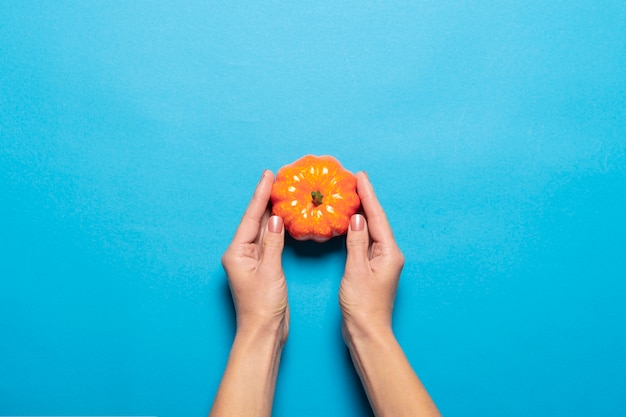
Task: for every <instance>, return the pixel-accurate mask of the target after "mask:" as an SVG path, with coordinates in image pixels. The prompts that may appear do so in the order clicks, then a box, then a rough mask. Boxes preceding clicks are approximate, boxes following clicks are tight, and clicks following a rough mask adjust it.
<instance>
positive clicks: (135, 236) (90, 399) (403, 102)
mask: <svg viewBox="0 0 626 417" xmlns="http://www.w3.org/2000/svg"><path fill="white" fill-rule="evenodd" d="M226 3H228V4H221V5H220V4H218V2H204V1H188V2H173V1H161V2H147V1H136V2H127V1H124V2H122V1H107V2H85V1H59V0H55V1H26V0H24V1H4V2H3V5H2V13H0V196H1V204H0V415H60V414H70V415H71V414H74V415H77V414H78V415H89V414H97V415H116V414H117V415H121V414H125V415H126V414H135V415H158V416H161V417H170V416H172V417H173V416H182V415H186V416H201V415H205V414H206V413H207V411H208V409H209V407H210V404H211V401H212V398H213V395H214V393H215V390H216V388H217V384H218V382H219V379H220V376H221V372H222V370H223V367H224V365H225V362H226V357H227V353H228V350H229V347H230V343H231V339H232V336H233V332H234V322H233V319H234V317H233V310H232V303H231V301H230V294H229V292H228V288H227V285H226V282H225V276H224V273H223V271H222V268H221V265H220V256H221V254H222V252H223V251H224V250H225V248H226V246H227V245H228V243H229V241H230V239H231V236H232V234H233V232H234V230H235V228H236V226H237V224H238V222H239V218H240V216H241V214H242V213H243V210H244V208H245V206H246V204H247V201H248V199H249V197H250V195H251V192H252V189H253V188H254V186H255V184H256V183H257V181H258V178H259V177H260V175H261V171H262V170H263V168H269V169H272V170H274V171H276V170H277V169H278V168H279V167H281V166H282V165H284V164H287V163H290V162H292V161H293V160H295V159H297V158H298V157H300V156H302V155H304V154H307V153H313V154H331V155H334V156H336V157H337V158H339V159H340V160H341V161H342V163H343V164H344V166H345V167H346V168H348V169H350V170H352V171H358V170H362V169H364V170H366V171H367V172H368V174H369V176H370V178H371V180H372V182H373V183H374V186H375V187H376V190H377V192H378V194H379V197H380V199H381V201H382V203H383V205H384V207H385V208H386V209H387V212H388V215H389V218H390V220H391V223H392V226H393V228H394V231H395V234H396V237H397V240H398V242H399V244H400V246H401V248H402V249H403V251H404V252H405V255H406V262H407V264H406V267H405V270H404V273H403V278H402V281H401V284H400V288H399V293H398V299H397V304H396V311H395V328H396V331H397V335H398V338H399V339H400V341H401V343H402V345H403V346H404V348H405V350H406V353H407V355H408V357H409V359H410V360H411V362H412V363H413V365H414V367H415V369H416V370H417V372H418V373H419V375H420V376H421V377H422V379H423V381H424V383H425V384H426V386H427V387H428V389H429V390H430V392H431V394H432V395H433V397H434V399H435V400H436V402H437V403H438V405H439V407H440V408H441V410H442V412H443V413H444V414H445V415H447V416H483V417H486V416H494V417H495V416H520V417H522V416H524V417H525V416H552V417H554V416H574V415H601V416H624V415H626V403H625V402H624V397H623V394H624V392H626V355H624V352H625V351H626V332H624V323H626V307H625V304H626V303H625V301H624V300H625V299H626V260H625V259H626V256H624V253H626V35H625V34H626V6H625V3H624V2H623V1H603V2H596V1H576V2H569V1H557V2H534V1H531V2H513V1H502V2H453V1H442V2H422V1H419V2H401V1H389V2H365V1H364V2H356V1H353V2H350V1H348V2H330V1H318V2H309V1H307V2H298V3H297V5H294V4H291V3H292V2H276V1H270V2H257V3H252V4H251V3H250V2H226ZM344 257H345V250H344V243H343V241H342V239H340V238H339V239H335V240H333V241H332V242H330V243H327V244H325V245H316V244H296V243H295V242H293V241H290V242H288V245H287V248H286V249H285V255H284V266H285V270H286V272H287V278H288V283H289V291H290V293H289V294H290V302H291V308H292V326H291V327H292V332H291V335H290V339H289V341H288V344H287V346H286V348H285V352H284V356H283V362H282V365H281V371H280V376H279V381H278V387H277V392H276V400H275V413H274V414H275V415H276V416H294V415H295V416H302V417H305V416H365V415H370V414H369V413H370V412H369V411H368V406H367V401H366V399H365V397H364V395H363V392H362V390H361V387H360V384H359V381H358V378H357V377H356V375H355V374H354V371H353V370H352V365H351V362H350V360H349V357H348V355H347V352H346V350H345V348H344V346H343V343H342V341H341V335H340V331H339V325H340V314H339V309H338V302H337V290H338V285H339V280H340V278H341V273H342V269H343V261H344Z"/></svg>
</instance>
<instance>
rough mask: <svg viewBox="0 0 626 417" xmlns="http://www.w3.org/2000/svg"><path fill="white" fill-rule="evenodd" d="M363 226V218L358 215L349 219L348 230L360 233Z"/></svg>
mask: <svg viewBox="0 0 626 417" xmlns="http://www.w3.org/2000/svg"><path fill="white" fill-rule="evenodd" d="M364 226H365V218H364V217H363V216H362V215H360V214H355V215H354V216H352V218H351V219H350V228H351V229H352V230H353V231H355V232H360V231H361V230H363V227H364Z"/></svg>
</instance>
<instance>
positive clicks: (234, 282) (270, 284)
mask: <svg viewBox="0 0 626 417" xmlns="http://www.w3.org/2000/svg"><path fill="white" fill-rule="evenodd" d="M273 183H274V174H273V173H272V172H271V171H268V170H266V171H264V172H263V176H262V177H261V180H260V182H259V184H258V185H257V187H256V190H255V191H254V195H253V197H252V200H251V201H250V204H249V205H248V208H247V209H246V212H245V214H244V215H243V218H242V220H241V223H240V225H239V227H238V228H237V231H236V233H235V237H234V238H233V241H232V243H231V244H230V246H229V247H228V249H227V250H226V252H225V253H224V255H223V256H222V265H223V266H224V269H225V270H226V274H227V275H228V282H229V285H230V289H231V292H232V296H233V301H234V304H235V310H236V314H237V332H238V333H241V332H257V331H259V330H260V331H262V332H269V333H271V334H272V335H276V336H278V337H279V340H280V341H281V343H283V344H284V342H285V340H286V339H287V334H288V333H289V306H288V303H287V282H286V281H285V274H284V272H283V268H282V261H281V256H282V252H283V247H284V241H285V231H284V227H283V221H282V219H281V218H280V217H277V216H272V217H270V211H269V205H268V204H269V199H270V192H271V189H272V184H273Z"/></svg>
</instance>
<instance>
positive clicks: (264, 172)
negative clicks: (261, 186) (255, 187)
mask: <svg viewBox="0 0 626 417" xmlns="http://www.w3.org/2000/svg"><path fill="white" fill-rule="evenodd" d="M265 174H267V168H266V169H264V170H263V173H262V174H261V179H259V182H261V181H263V178H265Z"/></svg>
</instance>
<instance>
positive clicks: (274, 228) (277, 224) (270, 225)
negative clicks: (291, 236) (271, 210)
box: [267, 216, 283, 233]
mask: <svg viewBox="0 0 626 417" xmlns="http://www.w3.org/2000/svg"><path fill="white" fill-rule="evenodd" d="M267 229H268V230H269V231H270V232H272V233H280V232H282V231H283V219H281V218H280V217H279V216H272V217H270V219H269V221H268V222H267Z"/></svg>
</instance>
